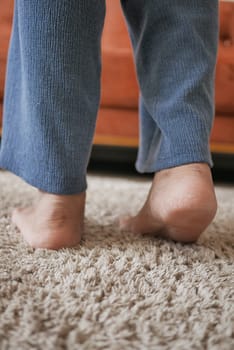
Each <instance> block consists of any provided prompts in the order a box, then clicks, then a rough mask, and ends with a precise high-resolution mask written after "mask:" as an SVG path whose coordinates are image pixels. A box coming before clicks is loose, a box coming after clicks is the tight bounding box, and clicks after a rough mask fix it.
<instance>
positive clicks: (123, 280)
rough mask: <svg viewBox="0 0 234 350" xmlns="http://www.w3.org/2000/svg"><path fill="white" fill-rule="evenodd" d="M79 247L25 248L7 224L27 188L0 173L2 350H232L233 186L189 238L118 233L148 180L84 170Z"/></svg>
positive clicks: (222, 189) (222, 191) (220, 190)
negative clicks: (195, 238) (186, 241)
mask: <svg viewBox="0 0 234 350" xmlns="http://www.w3.org/2000/svg"><path fill="white" fill-rule="evenodd" d="M88 181H89V191H88V202H87V227H86V233H85V236H84V240H83V242H82V245H81V246H80V247H77V248H74V249H64V250H61V251H58V252H56V251H46V250H42V249H41V250H33V249H31V248H29V247H27V246H26V244H25V243H24V242H23V241H22V240H21V237H20V236H19V234H17V231H16V230H15V229H14V228H13V227H12V226H11V224H10V219H9V213H10V211H11V209H12V207H13V206H15V205H19V204H23V205H26V204H28V203H30V201H31V200H32V199H33V197H34V196H35V194H36V191H35V189H34V188H32V187H30V186H29V185H27V184H25V183H24V182H23V181H22V180H20V179H19V178H17V177H16V176H14V175H12V174H10V173H8V172H4V171H0V214H1V217H0V349H1V350H6V349H7V350H8V349H19V350H24V349H27V350H31V349H43V350H47V349H53V350H60V349H71V350H73V349H75V350H76V349H79V350H83V349H84V350H89V349H90V350H95V349H108V350H128V349H129V350H132V349H162V350H164V349H173V350H183V349H184V350H185V349H186V350H189V349H198V350H200V349H214V350H231V349H234V339H233V329H234V299H233V292H234V278H233V277H234V276H233V262H234V186H232V187H230V186H229V187H228V186H220V185H219V186H217V187H216V192H217V196H218V201H219V211H218V214H217V216H216V219H215V221H214V223H213V224H212V225H211V226H210V227H209V228H208V229H207V230H206V232H205V233H204V234H203V235H202V237H201V238H200V240H199V242H198V243H197V244H193V245H187V246H186V245H182V244H175V243H173V242H167V241H163V240H161V239H157V238H155V237H153V236H147V237H146V236H145V237H139V236H138V237H134V236H133V235H128V234H126V233H125V234H123V233H121V232H119V230H118V228H117V226H116V224H115V219H116V217H117V216H118V215H119V214H121V213H123V212H125V211H129V210H130V211H132V212H135V211H136V210H137V208H139V207H140V205H141V203H142V201H143V200H144V198H145V196H146V193H147V191H148V189H149V186H150V180H149V179H145V178H143V179H139V178H138V179H137V178H118V177H108V176H101V177H100V176H98V175H90V176H89V179H88Z"/></svg>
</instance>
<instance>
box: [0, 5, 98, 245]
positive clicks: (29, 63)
mask: <svg viewBox="0 0 234 350" xmlns="http://www.w3.org/2000/svg"><path fill="white" fill-rule="evenodd" d="M104 15H105V1H104V0H101V1H99V2H98V4H97V2H96V1H94V0H80V1H76V0H70V1H65V0H59V1H58V0H55V1H52V2H51V1H48V0H41V1H33V2H30V3H29V4H27V6H25V3H24V1H22V0H16V1H15V9H14V21H13V29H12V36H11V41H10V46H9V53H8V66H7V75H6V86H5V97H4V118H3V126H4V128H3V137H2V145H1V152H0V166H1V167H2V168H5V169H8V170H10V171H12V172H14V173H15V174H16V175H18V176H20V177H21V178H23V179H24V180H25V181H27V182H28V183H29V184H31V185H33V186H35V187H37V188H38V189H40V190H41V191H40V193H39V201H38V203H37V205H35V207H34V208H28V209H27V210H24V211H23V210H21V211H16V212H15V213H14V215H13V219H14V221H15V222H16V224H17V226H19V227H20V229H21V231H24V232H22V233H23V234H24V235H25V236H26V239H27V240H28V241H29V242H30V243H31V245H33V246H48V247H49V246H51V247H52V248H53V247H60V246H66V245H74V244H76V243H77V242H78V241H79V239H80V234H79V232H80V230H81V226H82V223H81V221H82V219H83V212H84V198H85V190H86V186H87V184H86V168H87V163H88V159H89V155H90V150H91V145H92V138H93V134H94V129H95V122H96V115H97V110H98V106H99V98H100V67H101V59H100V40H101V33H102V28H103V21H104ZM43 208H44V209H43ZM46 208H47V210H46ZM58 208H59V209H58ZM68 208H70V209H69V210H67V209H68ZM72 208H73V209H72ZM72 213H73V214H72ZM78 213H80V216H81V217H80V218H77V220H76V222H74V223H73V224H72V220H71V217H70V216H71V215H73V216H74V215H75V216H79V215H78ZM42 215H44V218H46V220H47V221H48V222H47V223H46V222H45V220H42V217H41V216H42ZM55 217H56V218H57V219H56V220H55ZM62 218H63V219H62ZM69 218H70V219H69ZM73 219H74V218H73ZM26 221H27V223H26ZM42 221H43V222H42ZM68 221H70V224H68ZM73 221H74V220H73ZM30 222H31V224H29V223H30ZM33 222H34V231H36V233H37V234H38V237H39V236H41V230H42V228H43V230H44V231H45V228H46V227H47V228H48V226H49V225H50V226H51V229H47V231H48V232H47V236H48V237H47V238H46V239H42V241H43V242H42V241H41V242H39V243H38V241H37V239H36V240H35V239H34V238H33V237H30V235H31V230H32V223H33ZM55 222H58V224H57V226H56V225H55V226H53V225H54V223H55ZM36 223H37V226H36ZM52 223H53V225H52ZM68 226H69V227H68ZM58 227H60V231H61V234H60V237H59V239H57V240H56V239H55V240H54V241H53V242H52V243H51V244H50V243H49V242H47V241H48V240H49V237H50V236H51V231H53V230H54V231H55V230H56V232H57V231H58V230H57V229H58ZM61 227H63V229H62V230H61ZM64 231H66V234H65V232H64ZM68 231H70V233H69V232H68ZM78 231H79V232H78ZM55 236H59V235H57V234H56V235H55ZM69 237H70V238H69ZM55 241H56V242H55Z"/></svg>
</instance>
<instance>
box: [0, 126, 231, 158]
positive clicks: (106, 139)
mask: <svg viewBox="0 0 234 350" xmlns="http://www.w3.org/2000/svg"><path fill="white" fill-rule="evenodd" d="M1 132H2V129H1V128H0V139H1ZM93 144H94V145H98V146H109V147H115V146H117V147H134V148H137V147H138V138H137V137H122V136H111V135H101V136H100V135H96V136H95V137H94V141H93ZM210 148H211V152H213V153H227V154H234V143H221V142H211V143H210Z"/></svg>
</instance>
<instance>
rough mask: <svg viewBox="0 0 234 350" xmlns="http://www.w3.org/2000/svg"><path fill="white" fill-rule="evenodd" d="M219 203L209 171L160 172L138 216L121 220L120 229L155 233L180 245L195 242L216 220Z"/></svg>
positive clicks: (195, 166) (193, 167) (199, 167)
mask: <svg viewBox="0 0 234 350" xmlns="http://www.w3.org/2000/svg"><path fill="white" fill-rule="evenodd" d="M216 211H217V201H216V196H215V192H214V186H213V181H212V176H211V171H210V168H209V166H208V165H207V164H205V163H192V164H186V165H182V166H178V167H174V168H170V169H165V170H161V171H159V172H157V173H156V174H155V176H154V179H153V183H152V186H151V189H150V191H149V194H148V198H147V199H146V202H145V204H144V205H143V207H142V209H141V210H140V211H139V213H138V214H137V215H136V216H133V217H132V216H125V217H122V218H120V228H121V229H123V230H128V231H131V232H133V233H141V234H143V233H155V234H158V235H159V236H162V237H166V238H169V239H172V240H174V241H178V242H185V243H189V242H195V241H196V240H197V239H198V238H199V236H200V235H201V233H202V232H203V231H204V230H205V229H206V228H207V226H208V225H209V224H210V223H211V221H212V220H213V218H214V216H215V214H216Z"/></svg>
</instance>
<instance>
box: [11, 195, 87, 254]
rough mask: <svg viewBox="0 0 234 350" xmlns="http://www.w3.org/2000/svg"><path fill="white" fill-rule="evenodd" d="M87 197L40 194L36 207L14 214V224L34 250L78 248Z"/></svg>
mask: <svg viewBox="0 0 234 350" xmlns="http://www.w3.org/2000/svg"><path fill="white" fill-rule="evenodd" d="M84 210H85V193H81V194H78V195H55V194H52V193H46V192H43V191H39V193H38V200H37V203H35V204H34V205H33V206H30V207H26V208H17V209H14V210H13V213H12V221H13V223H14V224H15V225H16V226H17V227H18V228H19V230H20V232H21V234H22V236H23V237H24V239H25V240H26V241H27V243H28V244H29V245H30V246H32V247H33V248H47V249H59V248H63V247H72V246H75V245H77V244H78V243H79V242H80V240H81V236H82V231H83V222H84Z"/></svg>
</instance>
